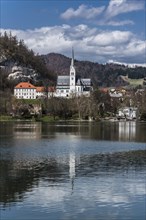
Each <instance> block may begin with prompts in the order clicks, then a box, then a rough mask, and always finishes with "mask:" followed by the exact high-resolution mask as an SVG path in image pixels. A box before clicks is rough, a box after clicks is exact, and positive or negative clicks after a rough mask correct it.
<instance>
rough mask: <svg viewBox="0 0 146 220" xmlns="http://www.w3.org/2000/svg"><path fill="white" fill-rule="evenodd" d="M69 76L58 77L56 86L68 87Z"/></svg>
mask: <svg viewBox="0 0 146 220" xmlns="http://www.w3.org/2000/svg"><path fill="white" fill-rule="evenodd" d="M69 80H70V77H69V76H58V79H57V85H69Z"/></svg>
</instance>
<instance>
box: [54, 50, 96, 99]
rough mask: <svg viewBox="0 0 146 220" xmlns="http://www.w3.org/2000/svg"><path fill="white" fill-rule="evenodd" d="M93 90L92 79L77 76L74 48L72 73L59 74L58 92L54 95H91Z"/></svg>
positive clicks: (65, 96)
mask: <svg viewBox="0 0 146 220" xmlns="http://www.w3.org/2000/svg"><path fill="white" fill-rule="evenodd" d="M92 90H93V87H92V82H91V79H90V78H88V79H84V78H80V79H77V77H76V69H75V66H74V51H73V49H72V60H71V65H70V74H69V75H65V76H58V78H57V86H56V92H55V94H54V96H56V97H64V98H67V97H72V96H81V95H85V96H90V91H92Z"/></svg>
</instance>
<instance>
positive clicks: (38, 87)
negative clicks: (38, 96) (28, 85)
mask: <svg viewBox="0 0 146 220" xmlns="http://www.w3.org/2000/svg"><path fill="white" fill-rule="evenodd" d="M44 91H45V88H44V87H43V86H37V87H36V92H44Z"/></svg>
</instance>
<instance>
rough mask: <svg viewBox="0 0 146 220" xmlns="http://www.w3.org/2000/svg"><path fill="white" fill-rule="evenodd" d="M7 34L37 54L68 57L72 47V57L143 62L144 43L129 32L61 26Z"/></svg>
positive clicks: (105, 60)
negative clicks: (73, 51)
mask: <svg viewBox="0 0 146 220" xmlns="http://www.w3.org/2000/svg"><path fill="white" fill-rule="evenodd" d="M4 31H7V32H9V31H11V32H12V34H13V35H17V37H18V39H24V41H25V43H26V45H27V46H28V48H30V49H33V50H34V52H36V53H39V54H47V53H50V52H56V53H61V54H64V55H66V56H71V48H72V46H73V47H74V48H75V58H76V59H79V60H90V61H95V62H99V63H106V62H108V60H116V61H117V62H124V63H139V64H143V63H145V60H146V54H145V49H146V41H144V40H142V39H140V37H139V36H136V35H134V34H133V33H132V32H130V31H120V30H104V31H103V30H99V29H97V28H95V27H93V28H91V27H89V26H87V25H84V24H80V25H77V26H74V27H72V26H70V25H62V26H54V27H42V28H38V29H33V30H31V29H29V30H26V31H24V30H8V29H7V30H4V29H3V30H1V32H4Z"/></svg>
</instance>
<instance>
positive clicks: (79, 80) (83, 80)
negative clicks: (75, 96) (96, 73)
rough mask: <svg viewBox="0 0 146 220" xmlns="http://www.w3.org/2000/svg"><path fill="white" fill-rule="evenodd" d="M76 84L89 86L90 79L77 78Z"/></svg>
mask: <svg viewBox="0 0 146 220" xmlns="http://www.w3.org/2000/svg"><path fill="white" fill-rule="evenodd" d="M77 85H78V86H80V85H82V86H91V79H82V78H81V79H78V81H77Z"/></svg>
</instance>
